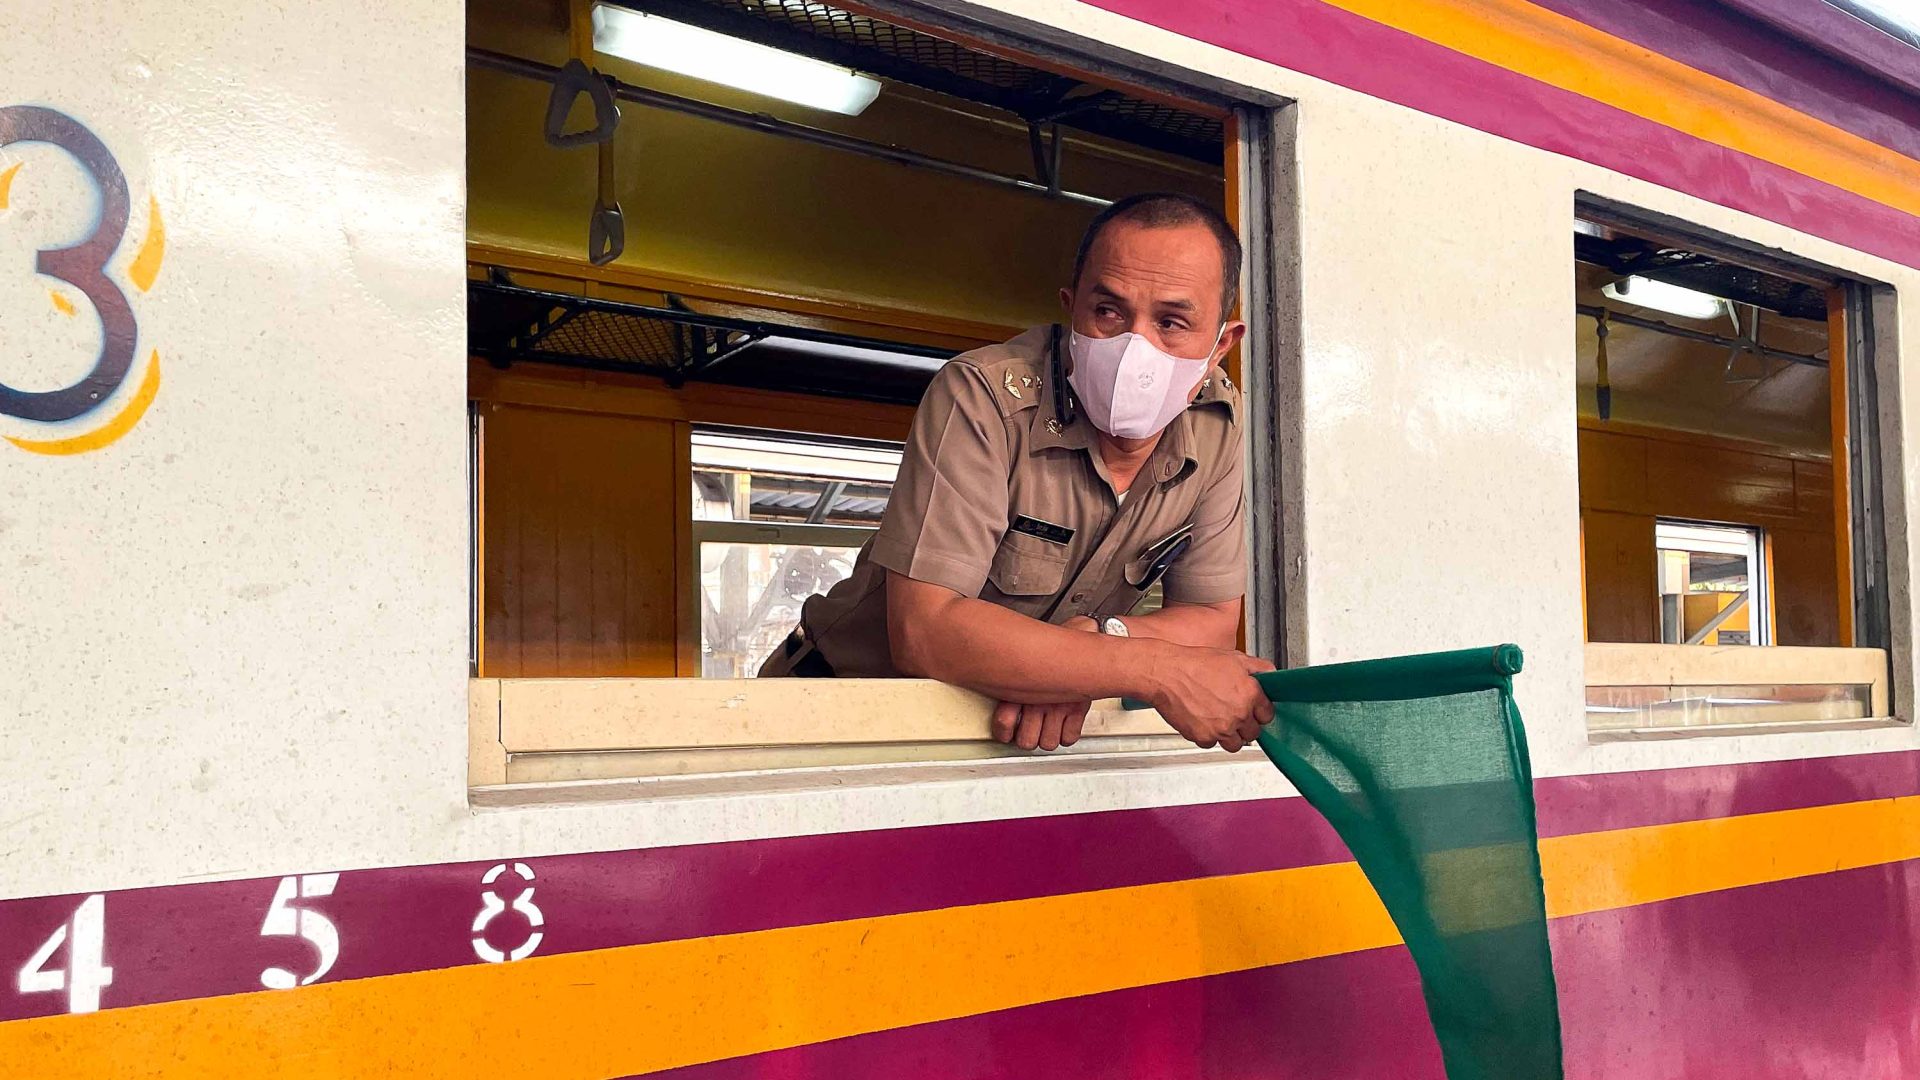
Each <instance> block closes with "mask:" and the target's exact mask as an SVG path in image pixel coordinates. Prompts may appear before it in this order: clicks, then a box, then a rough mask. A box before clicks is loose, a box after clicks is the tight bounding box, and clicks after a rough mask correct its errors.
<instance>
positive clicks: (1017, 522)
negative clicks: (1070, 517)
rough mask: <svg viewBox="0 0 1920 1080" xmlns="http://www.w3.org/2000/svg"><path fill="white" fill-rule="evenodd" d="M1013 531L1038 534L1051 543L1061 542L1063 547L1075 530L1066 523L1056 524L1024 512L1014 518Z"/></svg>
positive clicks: (1032, 534)
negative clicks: (1028, 515) (1031, 516)
mask: <svg viewBox="0 0 1920 1080" xmlns="http://www.w3.org/2000/svg"><path fill="white" fill-rule="evenodd" d="M1013 531H1014V532H1017V533H1026V534H1027V535H1028V536H1037V537H1039V538H1040V539H1042V540H1045V541H1046V542H1047V543H1049V544H1059V545H1061V546H1062V547H1064V546H1066V544H1067V542H1068V541H1070V540H1072V539H1073V530H1072V529H1069V528H1067V527H1066V526H1065V525H1055V524H1054V523H1053V522H1051V521H1041V520H1040V519H1039V518H1030V517H1027V516H1026V515H1024V514H1023V515H1021V516H1020V517H1017V518H1014V519H1013Z"/></svg>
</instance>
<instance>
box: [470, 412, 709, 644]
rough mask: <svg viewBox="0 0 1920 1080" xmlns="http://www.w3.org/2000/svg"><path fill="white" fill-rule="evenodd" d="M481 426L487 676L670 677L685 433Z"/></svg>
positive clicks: (568, 422)
mask: <svg viewBox="0 0 1920 1080" xmlns="http://www.w3.org/2000/svg"><path fill="white" fill-rule="evenodd" d="M481 425H482V440H481V445H482V456H483V458H484V475H485V477H486V484H487V490H486V492H485V494H484V497H485V504H486V513H485V515H484V522H483V530H484V533H485V536H484V541H483V551H484V565H483V567H482V574H481V579H482V585H481V596H482V606H483V615H482V617H483V619H484V621H485V624H486V625H485V636H484V639H483V640H484V645H483V648H482V653H481V657H480V674H481V675H482V676H487V677H494V678H525V677H531V676H615V675H632V676H646V675H673V674H675V672H676V670H677V662H676V647H675V638H676V633H675V628H676V625H677V622H678V613H677V604H678V602H679V601H678V593H679V591H680V590H677V589H676V583H675V577H676V574H677V570H676V567H677V566H678V565H679V563H680V560H679V559H678V558H677V557H676V555H677V551H676V547H677V538H676V531H675V529H674V528H673V522H674V510H675V507H676V506H677V500H676V498H675V485H676V484H677V485H678V486H680V487H685V486H687V485H688V484H690V483H691V480H690V478H687V477H684V476H683V475H682V470H681V469H680V468H679V467H678V464H679V462H681V461H683V460H684V456H683V455H681V454H679V453H677V452H676V446H677V445H678V444H679V443H680V442H683V441H685V439H686V438H687V432H686V425H685V424H684V423H681V422H676V421H671V420H660V419H653V418H646V417H632V416H609V415H602V414H595V413H582V412H561V411H556V410H550V409H540V408H527V407H523V406H517V405H510V404H500V403H488V404H485V405H483V406H482V407H481Z"/></svg>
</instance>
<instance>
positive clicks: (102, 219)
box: [0, 0, 1920, 1080]
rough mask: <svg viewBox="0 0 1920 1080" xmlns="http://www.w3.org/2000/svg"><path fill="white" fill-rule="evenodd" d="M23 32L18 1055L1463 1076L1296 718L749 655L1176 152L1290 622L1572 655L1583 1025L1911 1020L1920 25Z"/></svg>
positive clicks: (1826, 19)
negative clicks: (993, 707)
mask: <svg viewBox="0 0 1920 1080" xmlns="http://www.w3.org/2000/svg"><path fill="white" fill-rule="evenodd" d="M4 22H5V24H6V27H7V30H8V31H9V32H8V33H7V35H6V38H7V40H8V42H9V47H8V50H7V57H8V63H7V64H6V66H5V70H4V71H0V88H3V91H4V92H0V266H3V267H5V270H6V272H5V274H4V275H3V276H0V280H4V281H5V282H6V284H5V286H4V291H0V311H3V312H4V313H5V314H4V317H3V318H0V439H4V443H0V673H4V674H0V705H4V715H3V717H0V762H3V763H4V766H3V768H0V781H4V783H0V792H4V794H3V795H0V852H4V858H0V1074H4V1075H19V1076H34V1077H53V1076H86V1077H94V1076H140V1075H168V1076H195V1077H198V1076H228V1075H231V1076H248V1077H255V1076H266V1075H284V1076H348V1075H444V1076H471V1075H481V1074H508V1075H519V1076H556V1077H561V1076H565V1077H593V1078H601V1077H607V1078H610V1077H625V1076H643V1075H644V1076H655V1075H657V1076H678V1077H686V1078H690V1080H691V1078H696V1077H697V1078H702V1080H722V1078H776V1077H781V1078H788V1077H796V1078H797V1077H831V1078H835V1080H853V1078H861V1077H875V1078H878V1077H888V1078H892V1077H922V1076H924V1077H956V1078H958V1077H968V1078H977V1077H1039V1076H1045V1077H1049V1078H1054V1080H1071V1078H1077V1077H1087V1078H1093V1077H1102V1078H1104V1077H1116V1076H1130V1077H1156V1078H1157V1077H1207V1078H1229V1077H1302V1078H1305V1077H1312V1078H1333V1077H1438V1076H1441V1075H1443V1073H1442V1066H1441V1059H1440V1054H1439V1049H1438V1046H1437V1044H1436V1041H1435V1037H1434V1034H1433V1031H1432V1029H1431V1027H1430V1026H1429V1024H1428V1022H1427V1020H1426V1012H1425V1004H1424V1002H1423V999H1422V993H1421V985H1420V980H1419V975H1418V972H1417V971H1416V969H1415V967H1414V964H1413V962H1412V960H1411V958H1410V956H1409V954H1408V952H1407V950H1406V949H1405V947H1404V946H1403V945H1402V944H1401V941H1400V938H1399V935H1398V933H1397V931H1396V929H1395V927H1394V924H1393V923H1392V921H1391V920H1389V919H1388V917H1387V915H1386V913H1385V912H1384V910H1383V909H1382V907H1381V905H1380V901H1379V900H1378V898H1377V897H1376V895H1375V893H1374V890H1373V888H1372V887H1371V886H1370V885H1369V883H1368V881H1367V879H1366V878H1365V876H1364V875H1362V874H1361V872H1360V871H1359V869H1358V868H1357V867H1356V865H1355V863H1354V861H1353V856H1352V855H1351V854H1350V852H1349V851H1348V849H1347V848H1346V847H1345V846H1344V845H1343V844H1342V843H1341V842H1340V840H1339V838H1338V837H1337V836H1336V835H1335V834H1334V833H1333V831H1332V830H1331V829H1330V828H1329V827H1328V826H1327V824H1326V823H1325V822H1324V821H1323V819H1322V818H1321V817H1320V816H1319V815H1318V814H1317V813H1316V812H1315V811H1314V810H1313V809H1312V808H1311V807H1309V806H1308V805H1307V804H1306V802H1305V801H1304V800H1303V799H1302V798H1301V797H1300V796H1299V794H1298V792H1296V791H1295V790H1294V789H1293V788H1292V787H1290V786H1289V785H1288V784H1287V782H1286V781H1285V780H1283V779H1282V778H1281V777H1280V776H1279V775H1278V774H1277V773H1276V772H1275V770H1274V769H1273V768H1272V767H1271V766H1270V765H1268V763H1267V762H1266V761H1264V760H1261V759H1257V758H1256V757H1254V756H1253V755H1252V754H1247V753H1243V754H1240V755H1237V756H1235V755H1227V754H1223V753H1220V752H1217V751H1215V752H1207V751H1200V750H1197V749H1195V748H1193V747H1192V746H1191V745H1189V744H1187V743H1185V742H1184V741H1183V740H1181V739H1180V738H1178V737H1177V736H1175V735H1173V734H1172V733H1171V731H1170V729H1169V728H1168V727H1167V726H1166V724H1165V722H1164V721H1162V720H1161V719H1160V718H1159V717H1158V716H1157V715H1155V714H1154V713H1153V712H1152V711H1151V710H1150V709H1141V708H1138V707H1136V703H1130V702H1122V701H1117V700H1116V701H1109V702H1100V703H1096V705H1095V707H1094V709H1093V711H1092V712H1091V714H1090V716H1089V719H1088V723H1087V729H1086V737H1085V738H1084V739H1083V740H1081V742H1080V743H1079V744H1078V745H1076V746H1074V747H1072V748H1071V749H1067V750H1061V751H1055V752H1051V753H1045V752H1029V751H1022V750H1019V749H1017V748H1012V747H1008V746H1004V745H1002V744H999V743H996V742H994V741H992V740H991V739H990V738H989V737H988V710H989V707H990V703H989V702H986V701H984V700H983V699H981V698H979V697H977V696H975V695H973V694H970V693H968V692H965V691H961V690H958V689H955V688H952V687H946V686H941V685H939V684H936V683H931V682H924V681H917V680H865V679H835V680H797V681H796V680H778V681H763V680H759V679H757V678H754V677H753V676H754V674H755V671H756V670H757V667H758V661H759V659H760V658H761V657H763V656H765V655H766V653H767V652H768V651H769V650H770V649H771V648H773V647H774V646H775V645H776V644H778V642H779V641H780V640H781V639H782V638H783V637H784V636H785V635H786V633H787V632H788V630H789V629H790V628H791V627H792V626H793V623H794V619H795V618H796V617H797V612H798V606H799V604H800V602H801V601H803V600H804V599H805V598H806V597H807V596H808V595H810V594H812V593H814V592H816V591H818V590H820V589H822V588H825V587H828V586H830V585H831V584H833V583H834V582H835V581H838V580H840V579H841V578H843V577H844V576H845V575H846V574H847V572H848V568H849V566H850V562H851V559H852V557H853V553H854V552H855V551H857V550H858V549H859V548H860V546H861V545H862V544H863V543H865V542H866V538H867V537H868V536H869V535H871V534H872V532H873V531H874V528H875V526H876V524H877V522H878V521H879V519H880V516H881V515H882V514H883V513H884V512H885V509H886V506H887V504H888V499H889V496H890V493H891V489H892V485H893V482H894V478H895V476H896V473H897V470H898V467H899V461H900V453H901V443H902V440H903V438H904V436H905V433H906V430H907V423H908V421H909V419H910V417H911V415H912V410H913V406H914V403H915V402H916V401H918V399H919V397H920V394H921V392H922V391H923V390H924V388H925V387H926V385H927V383H928V380H929V379H930V378H931V377H932V375H933V372H934V371H936V370H937V369H938V368H939V366H940V365H941V364H942V363H944V362H945V360H946V359H947V358H949V357H951V356H953V355H955V354H957V353H960V352H963V351H965V350H968V349H972V348H975V347H978V346H981V345H984V344H989V343H993V342H998V341H1002V340H1005V339H1006V338H1008V337H1011V336H1012V335H1014V334H1015V333H1018V332H1019V331H1020V330H1022V329H1023V328H1026V327H1029V326H1034V325H1040V324H1045V323H1047V322H1050V321H1053V320H1056V319H1057V318H1058V317H1059V316H1058V309H1057V300H1056V290H1057V289H1058V287H1059V286H1060V285H1061V284H1063V283H1064V280H1065V278H1066V276H1067V275H1068V274H1069V272H1070V270H1071V266H1072V255H1073V246H1074V243H1075V242H1076V241H1077V239H1078V238H1079V236H1080V233H1081V231H1082V230H1083V229H1084V227H1085V226H1086V224H1087V223H1088V221H1089V220H1090V219H1091V218H1092V217H1093V216H1094V214H1095V213H1096V212H1097V211H1098V210H1099V209H1100V208H1101V207H1103V206H1106V205H1109V204H1110V203H1112V202H1113V201H1115V200H1117V199H1120V198H1123V197H1125V196H1127V195H1130V194H1135V193H1139V192H1145V191H1174V192H1179V193H1182V194H1186V195H1190V196H1193V197H1195V198H1198V199H1200V200H1203V201H1205V202H1207V203H1208V204H1210V205H1213V206H1215V207H1217V208H1219V209H1220V210H1221V211H1222V212H1223V213H1224V214H1226V215H1227V217H1228V218H1229V220H1231V221H1232V222H1234V223H1235V225H1236V227H1237V228H1238V229H1239V231H1240V234H1241V238H1242V240H1243V242H1244V243H1245V247H1246V252H1247V254H1246V258H1245V263H1244V266H1243V267H1242V274H1241V288H1240V296H1239V313H1240V317H1241V318H1243V319H1245V321H1246V322H1247V324H1248V327H1249V331H1248V334H1247V337H1246V340H1245V341H1244V343H1243V344H1242V346H1241V347H1240V348H1239V350H1238V351H1237V352H1236V354H1235V355H1234V356H1233V357H1232V358H1231V362H1230V365H1229V367H1230V370H1231V375H1232V377H1233V378H1234V379H1235V380H1236V381H1237V382H1238V383H1239V384H1240V385H1241V387H1242V388H1243V405H1242V409H1243V424H1244V429H1245V432H1246V438H1245V454H1246V460H1245V466H1246V476H1247V493H1246V498H1247V502H1246V506H1247V518H1248V525H1247V527H1248V532H1249V541H1250V543H1249V551H1250V552H1251V565H1250V566H1249V581H1250V586H1249V592H1248V597H1247V604H1246V607H1247V614H1246V620H1245V626H1244V628H1243V632H1242V638H1243V643H1244V645H1245V647H1246V648H1247V650H1248V651H1251V652H1254V653H1257V654H1260V655H1264V656H1268V657H1272V658H1275V659H1276V660H1277V661H1278V662H1280V663H1282V664H1283V665H1284V666H1301V665H1309V664H1321V663H1328V662H1335V661H1344V660H1351V659H1358V658H1367V657H1378V656H1390V655H1397V654H1405V653H1413V652H1425V651H1430V650H1437V649H1445V648H1455V647H1464V646H1471V645H1481V644H1486V643H1490V642H1497V641H1514V642H1517V643H1519V644H1520V645H1522V646H1523V647H1524V648H1525V650H1526V652H1527V657H1528V664H1527V668H1526V671H1525V672H1524V673H1523V674H1522V675H1520V676H1519V678H1518V680H1517V681H1516V687H1515V689H1516V694H1517V697H1518V700H1519V703H1520V707H1521V711H1522V712H1523V713H1524V715H1525V723H1526V736H1527V740H1528V742H1529V743H1530V745H1531V747H1532V753H1533V760H1532V764H1533V773H1534V776H1535V783H1534V793H1535V800H1536V804H1537V814H1538V820H1539V827H1540V850H1541V859H1542V864H1543V867H1544V875H1545V887H1546V901H1547V911H1548V914H1549V916H1550V918H1551V922H1550V932H1551V941H1552V946H1553V953H1554V966H1555V972H1556V976H1557V983H1558V987H1559V995H1560V1003H1559V1008H1560V1016H1561V1020H1562V1026H1563V1029H1564V1038H1565V1050H1566V1073H1567V1075H1568V1076H1571V1077H1580V1078H1596V1080H1597V1078H1634V1080H1641V1078H1653V1077H1742V1078H1745V1077H1760V1076H1769V1077H1774V1076H1777V1077H1836V1078H1837V1077H1845V1078H1849V1080H1851V1078H1869V1077H1871V1078H1888V1080H1893V1078H1903V1077H1911V1076H1915V1075H1920V1027H1916V1024H1915V1020H1914V1016H1915V1012H1914V1008H1915V1006H1914V1003H1915V1002H1916V1001H1920V931H1916V926H1920V920H1916V918H1915V914H1916V899H1915V898H1916V896H1920V869H1916V867H1920V861H1916V860H1920V744H1917V743H1916V739H1915V735H1914V729H1913V726H1912V723H1911V720H1912V717H1913V709H1914V697H1913V695H1914V670H1915V669H1914V658H1913V627H1914V616H1915V610H1916V609H1915V598H1914V595H1913V579H1912V576H1911V575H1912V568H1913V561H1914V549H1913V546H1912V541H1911V537H1910V532H1909V527H1908V515H1907V513H1906V511H1907V509H1908V506H1909V505H1910V502H1911V500H1910V497H1909V486H1908V485H1907V483H1906V476H1905V466H1906V463H1907V462H1908V461H1916V462H1920V448H1916V447H1910V446H1908V444H1907V441H1906V439H1905V425H1906V417H1907V416H1908V415H1909V413H1908V412H1907V410H1906V408H1905V402H1906V399H1907V398H1909V397H1913V396H1915V392H1912V391H1908V390H1907V389H1906V387H1907V386H1908V385H1909V384H1910V382H1911V380H1909V379H1907V377H1906V375H1907V372H1906V362H1907V358H1906V356H1905V352H1906V351H1908V350H1910V349H1912V348H1913V347H1914V345H1913V343H1914V342H1915V341H1916V340H1920V314H1916V313H1915V311H1914V309H1913V305H1912V304H1910V303H1908V302H1907V301H1909V300H1910V298H1911V296H1912V295H1913V293H1914V290H1915V289H1916V288H1917V287H1920V44H1916V42H1917V41H1920V32H1917V31H1916V26H1920V24H1917V23H1915V22H1913V21H1912V20H1911V19H1909V18H1908V17H1907V16H1906V15H1904V14H1903V12H1902V11H1901V10H1900V9H1899V8H1898V6H1897V5H1892V4H1884V5H1883V4H1878V3H1874V4H1868V3H1862V2H1857V0H1821V2H1813V0H1804V2H1801V3H1786V2H1783V0H1595V2H1590V3H1584V4H1575V3H1570V2H1567V0H1399V2H1383V0H1267V2H1262V3H1249V2H1243V0H1186V2H1172V0H1096V2H1085V3H1083V2H1068V0H988V2H984V3H973V2H967V3H962V2H958V0H952V2H949V0H941V2H933V0H862V2H861V3H857V4H855V3H851V2H849V3H846V4H840V3H835V4H831V5H829V4H825V3H820V2H817V0H618V2H613V0H606V2H600V0H459V2H453V0H422V2H416V3H409V4H399V5H372V4H343V3H332V2H326V0H306V2H303V3H294V4H282V5H274V6H271V7H265V6H258V5H239V6H225V7H219V8H198V7H194V6H189V5H182V4H177V3H149V4H128V3H124V2H118V0H86V2H81V3H73V4H66V5H59V6H55V7H50V8H47V9H45V10H32V11H29V10H27V9H26V8H25V7H20V6H16V9H15V10H13V11H11V12H9V13H8V16H7V17H6V18H5V20H4ZM1019 389H1020V388H1018V387H1012V386H1010V387H1009V388H1008V392H1009V393H1017V392H1018V391H1019ZM1157 602H1158V598H1157V596H1156V595H1154V594H1153V593H1151V592H1149V593H1147V594H1146V595H1143V596H1141V597H1139V598H1138V603H1139V605H1141V609H1147V608H1150V607H1151V606H1152V605H1153V604H1155V603H1157ZM1433 737H1434V738H1435V739H1441V738H1444V733H1443V732H1435V733H1434V736H1433Z"/></svg>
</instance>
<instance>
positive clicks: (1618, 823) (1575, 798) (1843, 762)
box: [1534, 750, 1920, 836]
mask: <svg viewBox="0 0 1920 1080" xmlns="http://www.w3.org/2000/svg"><path fill="white" fill-rule="evenodd" d="M1902 795H1920V752H1915V751H1911V750H1904V751H1895V752H1892V753H1885V754H1855V755H1851V756H1847V757H1827V758H1795V759H1793V760H1791V761H1767V762H1757V763H1755V764H1752V765H1717V766H1706V767H1702V768H1695V769H1661V770H1657V771H1653V772H1630V773H1599V774H1595V775H1591V776H1557V777H1553V778H1552V779H1547V780H1541V781H1538V782H1536V783H1535V784H1534V804H1535V807H1536V809H1537V811H1538V814H1539V819H1540V835H1541V836H1568V835H1571V834H1573V833H1585V832H1604V831H1606V830H1609V829H1631V828H1635V827H1638V826H1641V825H1666V824H1670V823H1672V822H1676V821H1698V820H1701V819H1703V818H1721V817H1733V816H1735V815H1738V814H1765V813H1770V812H1772V811H1775V810H1797V809H1800V808H1801V807H1806V806H1827V805H1831V804H1833V803H1844V802H1860V801H1864V800H1867V799H1892V798H1896V797H1899V796H1902Z"/></svg>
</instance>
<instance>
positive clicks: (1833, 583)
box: [1769, 528, 1841, 645]
mask: <svg viewBox="0 0 1920 1080" xmlns="http://www.w3.org/2000/svg"><path fill="white" fill-rule="evenodd" d="M1769 539H1770V541H1771V542H1772V546H1773V597H1774V610H1775V611H1777V612H1778V613H1779V614H1778V620H1777V621H1776V622H1775V624H1774V641H1775V642H1776V643H1778V644H1781V645H1839V644H1840V643H1841V635H1840V619H1839V612H1840V602H1839V596H1840V590H1839V582H1838V580H1837V579H1836V578H1835V577H1834V572H1833V571H1834V551H1833V533H1832V531H1831V530H1828V529H1818V528H1816V529H1805V530H1800V529H1776V530H1774V531H1773V532H1771V533H1770V534H1769Z"/></svg>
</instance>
